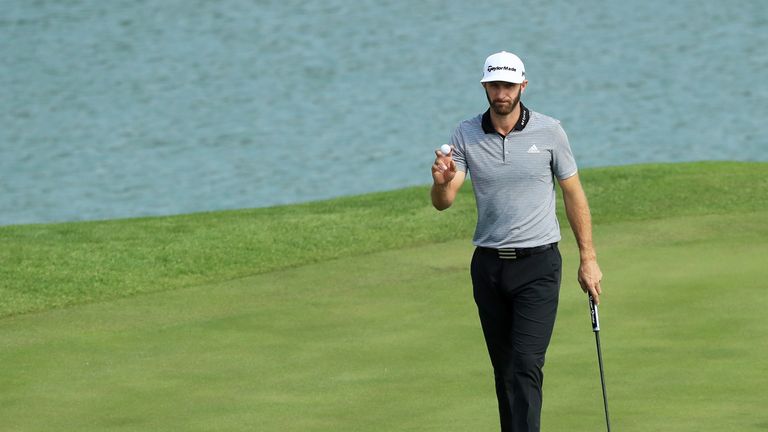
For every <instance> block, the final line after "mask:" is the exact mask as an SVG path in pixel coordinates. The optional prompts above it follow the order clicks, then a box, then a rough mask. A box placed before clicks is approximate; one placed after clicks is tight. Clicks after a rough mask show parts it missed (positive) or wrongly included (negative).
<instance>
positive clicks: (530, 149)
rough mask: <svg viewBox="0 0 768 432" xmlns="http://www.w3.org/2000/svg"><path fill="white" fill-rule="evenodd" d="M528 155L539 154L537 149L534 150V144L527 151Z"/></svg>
mask: <svg viewBox="0 0 768 432" xmlns="http://www.w3.org/2000/svg"><path fill="white" fill-rule="evenodd" d="M528 153H541V152H540V151H539V149H538V148H536V144H534V145H532V146H531V148H529V149H528Z"/></svg>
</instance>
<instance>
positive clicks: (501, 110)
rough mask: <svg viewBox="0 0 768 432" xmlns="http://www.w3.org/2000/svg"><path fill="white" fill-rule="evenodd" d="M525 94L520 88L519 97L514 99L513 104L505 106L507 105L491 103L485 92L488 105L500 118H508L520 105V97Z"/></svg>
mask: <svg viewBox="0 0 768 432" xmlns="http://www.w3.org/2000/svg"><path fill="white" fill-rule="evenodd" d="M522 93H523V89H522V88H520V89H519V90H518V91H517V96H515V97H514V99H512V103H511V104H505V103H494V102H493V101H491V98H490V97H488V92H485V98H486V99H488V104H489V105H490V106H491V109H492V110H493V113H494V114H496V115H500V116H506V115H510V114H512V111H514V110H515V107H516V106H517V104H518V103H520V95H521V94H522Z"/></svg>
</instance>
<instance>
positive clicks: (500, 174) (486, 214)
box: [451, 103, 577, 249]
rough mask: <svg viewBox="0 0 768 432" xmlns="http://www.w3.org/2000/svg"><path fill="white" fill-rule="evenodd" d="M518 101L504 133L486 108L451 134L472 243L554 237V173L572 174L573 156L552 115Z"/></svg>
mask: <svg viewBox="0 0 768 432" xmlns="http://www.w3.org/2000/svg"><path fill="white" fill-rule="evenodd" d="M520 107H521V115H520V119H519V120H518V122H517V125H516V126H515V128H514V129H513V130H512V132H510V133H509V134H508V135H507V136H502V135H500V134H499V133H498V132H496V131H495V130H494V128H493V124H492V123H491V118H490V112H489V111H486V112H485V113H484V114H480V115H478V116H476V117H474V118H471V119H469V120H465V121H463V122H461V123H460V124H459V126H458V127H457V128H456V130H455V131H454V133H453V136H452V137H451V145H453V146H454V151H453V160H454V162H455V163H456V168H457V169H458V170H459V171H464V172H468V173H469V176H470V178H471V179H472V188H473V189H474V192H475V199H476V201H477V226H476V228H475V235H474V238H473V240H472V242H473V243H474V244H475V245H476V246H483V247H488V248H497V249H500V248H512V247H517V248H523V247H535V246H541V245H545V244H549V243H554V242H557V241H560V225H559V224H558V222H557V217H556V216H555V182H554V177H556V178H558V179H560V180H563V179H566V178H568V177H571V176H573V175H574V174H576V171H577V168H576V161H575V160H574V158H573V153H572V152H571V147H570V145H569V144H568V137H567V136H566V135H565V131H563V128H562V127H561V126H560V122H559V121H558V120H556V119H553V118H552V117H548V116H546V115H544V114H540V113H537V112H535V111H529V110H528V109H527V108H525V106H523V104H522V103H521V104H520Z"/></svg>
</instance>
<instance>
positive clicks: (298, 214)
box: [0, 162, 768, 317]
mask: <svg viewBox="0 0 768 432" xmlns="http://www.w3.org/2000/svg"><path fill="white" fill-rule="evenodd" d="M581 178H582V183H583V184H584V187H585V189H586V191H587V194H588V196H589V200H590V205H591V208H592V213H593V219H594V223H595V224H596V225H599V224H604V223H612V222H619V221H630V220H645V219H654V218H664V217H671V216H684V215H694V214H696V215H701V214H724V213H738V212H749V211H757V210H764V209H768V163H744V162H699V163H684V164H654V165H635V166H622V167H611V168H596V169H586V170H583V171H582V172H581ZM558 212H559V215H560V217H561V220H562V222H563V226H564V227H565V226H567V221H565V219H564V218H563V217H562V214H563V211H562V203H561V202H560V203H559V207H558ZM474 223H475V206H474V199H473V196H472V192H471V187H470V186H469V185H466V186H465V187H464V188H463V190H462V191H461V192H460V195H459V197H458V198H457V201H456V203H455V204H454V206H453V207H452V208H451V209H449V210H447V211H444V212H437V211H435V210H434V209H433V208H432V207H431V205H430V202H429V187H428V186H422V187H412V188H407V189H402V190H397V191H391V192H383V193H373V194H367V195H361V196H353V197H345V198H338V199H333V200H327V201H320V202H313V203H306V204H298V205H290V206H280V207H270V208H260V209H249V210H237V211H223V212H211V213H198V214H190V215H180V216H170V217H156V218H141V219H124V220H110V221H95V222H75V223H63V224H45V225H17V226H5V227H0V317H3V316H11V315H17V314H22V313H28V312H34V311H41V310H46V309H50V308H56V307H62V306H67V305H73V304H82V303H88V302H95V301H104V300H109V299H114V298H120V297H126V296H131V295H136V294H140V293H148V292H156V291H163V290H170V289H176V288H181V287H186V286H192V285H198V284H203V283H208V282H213V281H220V280H228V279H235V278H241V277H245V276H249V275H254V274H260V273H265V272H270V271H274V270H278V269H283V268H288V267H293V266H299V265H304V264H308V263H313V262H320V261H323V260H329V259H334V258H340V257H346V256H352V255H356V254H364V253H370V252H375V251H380V250H386V249H396V248H402V247H409V246H416V245H422V244H428V243H435V242H442V241H446V240H451V239H456V238H462V237H464V238H470V237H471V235H472V231H473V229H474ZM566 229H567V228H566Z"/></svg>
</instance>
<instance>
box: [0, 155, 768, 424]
mask: <svg viewBox="0 0 768 432" xmlns="http://www.w3.org/2000/svg"><path fill="white" fill-rule="evenodd" d="M766 174H768V164H757V163H755V164H750V163H697V164H680V165H677V164H676V165H653V166H632V167H617V168H606V169H595V170H585V171H584V172H583V173H582V178H583V179H584V183H585V187H586V188H587V190H588V193H589V195H590V200H591V204H592V209H593V212H594V214H595V237H596V242H597V244H598V252H599V254H600V263H601V266H602V268H603V271H604V273H605V279H604V287H605V289H606V294H605V296H604V297H603V300H604V303H603V306H602V308H601V324H602V327H603V328H602V331H601V338H602V342H603V353H604V356H605V365H606V376H607V381H608V392H609V396H610V398H611V399H610V400H611V413H612V423H613V425H614V426H613V427H614V428H615V429H616V430H622V431H635V432H647V431H655V430H664V431H670V432H684V431H686V432H687V431H690V432H693V431H695V432H702V431H713V432H714V431H722V430H738V431H740V432H759V431H764V430H766V428H768V415H766V414H765V413H764V407H765V406H766V405H767V404H768V397H767V396H766V394H765V391H764V389H765V388H766V386H768V373H766V369H765V361H764V359H765V358H766V356H768V346H766V345H765V344H764V343H762V341H764V340H765V339H766V338H767V337H768V322H766V321H765V320H764V319H763V318H762V317H763V315H764V311H765V310H766V308H768V296H766V295H765V292H764V286H763V285H764V281H763V278H762V277H761V276H762V274H763V273H764V269H765V256H768V224H766V223H765V221H766V220H768V201H767V199H768V183H767V180H766V179H767V178H768V176H766ZM463 193H464V195H463V196H462V197H460V200H459V202H458V203H457V206H456V208H454V209H451V210H450V211H447V212H443V213H438V212H435V211H433V210H432V209H431V208H430V207H429V204H428V202H427V189H426V188H412V189H407V190H404V191H395V192H389V193H383V194H374V195H366V196H361V197H350V198H344V199H339V200H333V201H327V202H321V203H312V204H305V205H300V206H288V207H278V208H272V209H260V210H245V211H238V212H224V213H210V214H198V215H188V216H178V217H171V218H156V219H140V220H123V221H110V222H91V223H75V224H59V225H39V226H38V225H33V226H16V227H4V228H0V236H1V237H0V238H2V245H3V247H2V249H1V250H0V259H1V260H2V269H1V270H0V271H1V272H2V274H1V275H0V276H1V277H2V280H1V281H2V284H3V285H2V290H3V291H2V292H1V293H0V295H2V297H0V303H1V304H2V308H3V309H2V310H3V313H4V315H5V316H4V318H3V319H0V346H2V347H3V349H2V350H0V364H2V365H3V368H0V389H2V392H0V419H2V421H0V429H2V430H8V431H24V432H33V431H34V432H43V431H56V432H61V431H77V432H89V431H94V432H95V431H126V432H127V431H135V432H139V431H142V432H143V431H147V430H174V431H211V430H226V431H253V430H259V431H270V432H271V431H275V432H278V431H279V432H291V431H302V432H305V431H317V432H321V431H323V432H324V431H361V432H390V431H419V432H424V431H441V432H443V431H457V432H458V431H469V430H473V431H474V430H495V429H497V423H496V421H497V420H496V409H495V400H494V390H493V382H492V378H491V376H492V373H491V370H490V364H489V361H488V359H487V354H486V352H485V346H484V343H483V339H482V333H481V330H480V327H479V323H478V320H477V315H476V310H475V306H474V304H473V301H472V295H471V287H470V282H469V274H468V263H469V257H470V255H471V252H472V246H471V244H470V242H469V237H470V235H471V231H472V228H473V227H472V223H473V218H474V216H473V213H474V209H473V205H474V204H473V202H472V200H471V195H470V191H469V189H468V188H467V189H466V190H465V191H464V192H463ZM564 234H565V236H564V240H563V242H562V247H561V250H562V252H563V261H564V269H565V270H564V276H563V286H562V291H561V300H560V310H559V313H558V320H557V323H556V328H555V333H554V336H553V340H552V345H551V348H550V350H549V353H548V356H547V365H546V368H545V374H546V379H545V384H544V391H545V405H544V410H543V413H542V423H543V427H544V430H548V431H574V432H579V431H594V430H601V429H602V428H603V427H604V425H603V417H602V402H601V396H600V384H599V374H598V371H597V365H596V355H595V351H594V349H595V346H594V339H593V336H592V332H591V327H590V323H589V317H588V312H587V306H586V301H585V298H584V295H583V294H582V293H581V290H580V289H579V288H578V285H577V283H576V278H575V272H576V267H577V262H578V255H577V251H576V247H575V245H574V242H573V239H572V236H571V235H570V233H568V232H565V233H564ZM332 258H333V259H332ZM181 288H183V289H181ZM131 294H142V295H131ZM76 303H77V304H76ZM65 305H68V307H61V306H65ZM31 310H36V311H38V313H27V314H25V313H24V312H28V311H31Z"/></svg>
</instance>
